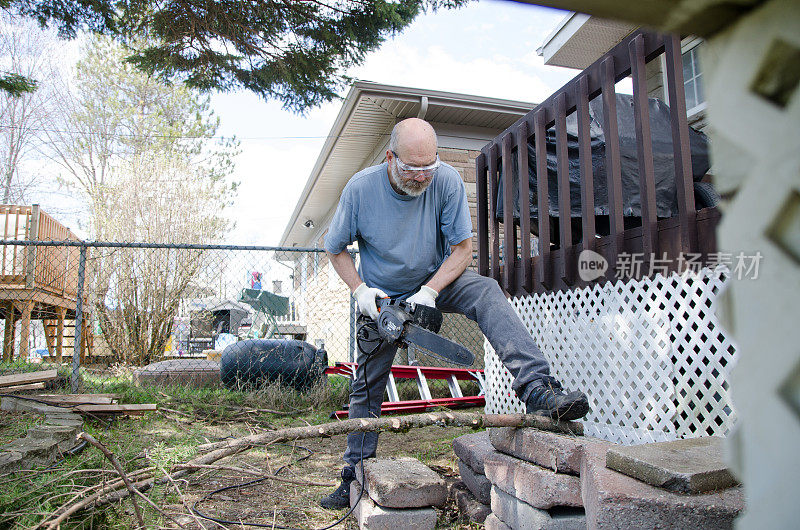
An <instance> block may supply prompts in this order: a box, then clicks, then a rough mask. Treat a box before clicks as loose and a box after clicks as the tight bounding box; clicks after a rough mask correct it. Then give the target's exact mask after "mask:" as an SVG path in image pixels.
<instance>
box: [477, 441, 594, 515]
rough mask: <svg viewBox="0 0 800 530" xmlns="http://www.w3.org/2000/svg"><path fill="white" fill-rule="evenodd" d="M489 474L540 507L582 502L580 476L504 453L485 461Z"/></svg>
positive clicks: (497, 483)
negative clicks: (556, 470) (559, 471)
mask: <svg viewBox="0 0 800 530" xmlns="http://www.w3.org/2000/svg"><path fill="white" fill-rule="evenodd" d="M484 469H485V470H486V477H487V478H488V479H489V481H490V482H491V483H492V484H493V485H494V486H497V487H498V488H500V489H502V490H503V491H505V492H506V493H508V494H510V495H512V496H514V497H516V498H518V499H521V500H523V501H525V502H527V503H528V504H530V505H531V506H533V507H535V508H539V509H548V508H552V507H553V506H582V505H583V501H582V500H581V484H580V479H579V478H578V477H576V476H574V475H566V474H563V473H556V472H554V471H551V470H549V469H545V468H543V467H540V466H537V465H535V464H530V463H528V462H525V461H523V460H520V459H518V458H514V457H511V456H508V455H504V454H501V453H496V454H494V455H489V456H487V457H486V461H485V463H484Z"/></svg>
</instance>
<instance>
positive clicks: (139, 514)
mask: <svg viewBox="0 0 800 530" xmlns="http://www.w3.org/2000/svg"><path fill="white" fill-rule="evenodd" d="M78 439H79V440H86V441H87V442H89V443H90V444H92V445H93V446H95V447H97V448H98V449H100V451H101V452H102V453H103V455H104V456H105V457H106V458H107V459H108V461H109V462H111V465H112V466H114V469H116V470H117V473H119V476H120V477H122V480H123V482H125V487H127V488H128V489H129V490H130V492H131V493H135V494H139V495H140V496H142V497H144V495H142V494H141V493H139V491H138V490H137V489H136V488H134V487H133V484H132V483H131V480H130V479H129V478H128V475H127V474H126V473H125V470H124V469H122V464H120V463H119V459H117V457H116V455H115V454H114V453H112V452H111V451H110V450H109V449H108V447H106V446H105V445H103V444H102V443H100V442H98V441H97V439H95V437H94V436H92V435H91V434H87V433H85V432H82V433H80V434H79V435H78ZM146 500H148V501H149V500H150V499H146ZM131 504H133V511H134V512H136V519H137V520H138V521H139V526H140V527H142V528H144V527H145V525H144V519H143V518H142V510H141V509H140V508H139V504H138V503H137V502H136V497H131Z"/></svg>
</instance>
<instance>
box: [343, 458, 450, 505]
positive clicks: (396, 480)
mask: <svg viewBox="0 0 800 530" xmlns="http://www.w3.org/2000/svg"><path fill="white" fill-rule="evenodd" d="M364 475H365V477H366V486H367V491H369V494H370V496H371V497H372V500H374V501H375V502H376V503H377V504H379V505H380V506H383V507H386V508H419V507H422V506H441V505H443V504H444V503H445V502H446V501H447V486H446V484H445V482H444V480H442V478H441V477H440V476H439V475H438V474H436V472H434V471H433V470H432V469H430V468H429V467H428V466H426V465H425V464H423V463H422V462H420V461H419V460H417V459H416V458H410V457H401V458H370V459H368V460H365V461H364ZM356 479H357V480H358V481H359V482H361V483H362V484H363V483H364V478H363V477H362V476H361V466H356Z"/></svg>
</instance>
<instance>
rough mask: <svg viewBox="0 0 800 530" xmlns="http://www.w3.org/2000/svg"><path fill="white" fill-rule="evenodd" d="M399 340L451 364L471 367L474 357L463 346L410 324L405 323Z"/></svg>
mask: <svg viewBox="0 0 800 530" xmlns="http://www.w3.org/2000/svg"><path fill="white" fill-rule="evenodd" d="M400 340H401V341H402V342H406V343H410V344H413V345H414V346H418V347H420V348H422V349H423V350H425V352H424V353H427V354H429V355H433V356H434V357H438V358H440V359H443V360H445V361H448V362H451V363H453V364H458V365H461V366H471V365H472V362H473V361H474V360H475V355H473V353H472V352H471V351H469V350H468V349H467V348H465V347H464V346H462V345H460V344H457V343H455V342H453V341H451V340H448V339H446V338H444V337H440V336H439V335H437V334H436V333H433V332H432V331H428V330H427V329H425V328H422V327H420V326H417V325H416V324H412V323H411V322H407V323H406V325H405V331H404V332H403V335H402V337H401V338H400Z"/></svg>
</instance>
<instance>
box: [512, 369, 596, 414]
mask: <svg viewBox="0 0 800 530" xmlns="http://www.w3.org/2000/svg"><path fill="white" fill-rule="evenodd" d="M590 410H591V408H590V407H589V400H588V399H587V397H586V394H584V393H583V392H579V391H575V392H570V393H568V394H566V393H564V391H563V390H562V389H561V383H559V382H558V381H556V380H555V379H552V378H547V379H544V380H543V381H542V384H540V385H538V386H537V387H536V388H534V389H533V391H532V392H531V393H530V395H529V396H528V399H527V400H525V412H527V413H528V414H538V415H540V416H548V417H550V418H553V419H555V420H577V419H578V418H582V417H584V416H585V415H586V414H588V413H589V411H590Z"/></svg>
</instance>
